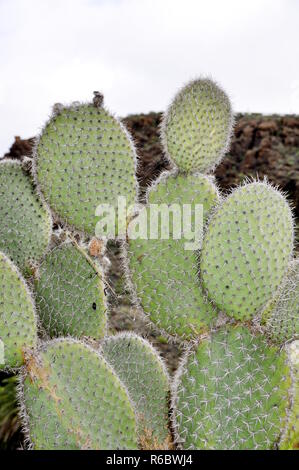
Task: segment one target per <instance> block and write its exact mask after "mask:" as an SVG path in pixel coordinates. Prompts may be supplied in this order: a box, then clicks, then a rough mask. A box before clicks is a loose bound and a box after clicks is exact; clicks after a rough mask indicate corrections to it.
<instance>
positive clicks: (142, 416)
mask: <svg viewBox="0 0 299 470" xmlns="http://www.w3.org/2000/svg"><path fill="white" fill-rule="evenodd" d="M102 352H103V354H104V356H105V358H106V359H107V362H108V363H109V364H111V365H112V367H113V368H114V370H115V372H116V373H117V375H118V376H119V378H120V379H121V381H122V382H123V383H124V384H125V386H126V387H127V389H128V393H129V395H130V397H131V400H132V402H133V403H134V406H135V410H136V416H137V420H138V434H139V442H140V445H141V447H142V448H143V449H167V448H168V447H169V444H170V442H171V438H170V434H169V429H168V394H169V382H168V375H167V372H166V369H165V366H164V364H163V362H162V360H161V359H160V357H159V356H158V354H157V353H156V351H155V350H154V348H153V347H152V346H151V345H150V343H149V342H148V341H146V340H144V339H142V338H140V337H139V336H137V335H135V334H132V333H121V334H118V335H115V336H111V337H108V338H107V339H106V340H105V341H104V342H103V344H102Z"/></svg>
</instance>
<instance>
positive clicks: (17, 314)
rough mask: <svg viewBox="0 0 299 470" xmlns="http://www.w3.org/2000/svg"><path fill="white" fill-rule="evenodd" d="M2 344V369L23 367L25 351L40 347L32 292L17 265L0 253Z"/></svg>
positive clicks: (0, 334)
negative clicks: (37, 345)
mask: <svg viewBox="0 0 299 470" xmlns="http://www.w3.org/2000/svg"><path fill="white" fill-rule="evenodd" d="M0 340H1V341H2V343H3V345H4V363H3V364H2V363H0V369H1V368H6V367H8V368H13V367H19V366H21V365H22V364H23V360H24V350H25V349H26V348H28V347H29V348H33V347H35V346H36V344H37V321H36V315H35V308H34V304H33V300H32V297H31V294H30V292H29V289H28V287H27V285H26V283H25V281H24V279H23V278H22V276H21V274H20V273H19V271H18V270H17V268H16V267H15V266H14V264H13V263H12V262H11V261H10V260H9V259H8V258H7V257H6V256H5V255H4V254H3V253H1V252H0Z"/></svg>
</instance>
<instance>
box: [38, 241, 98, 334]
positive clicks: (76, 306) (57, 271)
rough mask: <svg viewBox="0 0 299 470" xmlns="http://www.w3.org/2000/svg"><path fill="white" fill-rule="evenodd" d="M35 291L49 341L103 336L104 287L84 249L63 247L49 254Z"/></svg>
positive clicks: (42, 267)
mask: <svg viewBox="0 0 299 470" xmlns="http://www.w3.org/2000/svg"><path fill="white" fill-rule="evenodd" d="M35 288H36V303H37V307H38V310H39V315H40V318H41V322H42V325H43V326H44V328H45V330H46V331H47V333H48V334H49V335H50V336H51V337H56V336H68V335H70V336H73V337H77V338H80V337H82V336H90V337H92V338H96V339H99V338H102V337H103V336H104V334H105V331H106V320H107V319H106V304H105V295H104V285H103V282H102V280H101V278H100V273H98V272H97V270H96V268H95V266H94V264H93V262H92V260H91V259H90V258H89V256H88V255H87V254H85V252H84V251H83V248H82V249H81V248H79V247H76V246H74V245H73V244H72V243H65V244H63V245H61V246H60V247H59V248H55V249H54V250H52V251H51V252H49V253H48V254H47V255H46V257H45V259H44V261H43V263H42V264H41V266H40V268H39V273H38V279H37V281H36V283H35Z"/></svg>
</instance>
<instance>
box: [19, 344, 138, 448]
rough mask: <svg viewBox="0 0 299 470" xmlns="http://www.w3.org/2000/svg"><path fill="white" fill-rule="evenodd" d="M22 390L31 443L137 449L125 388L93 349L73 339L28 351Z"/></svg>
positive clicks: (21, 396) (60, 446) (134, 427)
mask: <svg viewBox="0 0 299 470" xmlns="http://www.w3.org/2000/svg"><path fill="white" fill-rule="evenodd" d="M25 368H26V372H25V375H24V377H23V383H22V386H21V390H20V401H21V403H22V408H23V410H22V415H23V420H24V427H25V429H26V430H27V437H28V439H29V441H30V442H31V444H32V446H33V448H34V449H41V450H54V449H57V450H58V449H65V450H72V449H94V450H98V449H101V450H110V449H111V450H112V449H113V450H119V449H136V448H137V434H136V421H135V415H134V411H133V408H132V405H131V402H130V400H129V397H128V395H127V391H126V389H125V388H124V386H123V385H122V383H121V382H120V380H119V379H118V377H117V376H116V375H115V373H114V372H113V370H112V368H111V367H110V366H109V365H108V364H107V363H106V361H105V360H104V358H103V357H101V356H100V355H99V354H98V353H97V352H96V351H94V350H93V349H91V348H90V347H89V346H86V345H84V344H83V343H80V342H78V341H75V340H71V339H60V340H53V341H51V342H49V343H45V344H44V345H43V346H42V348H41V349H40V350H39V351H38V352H34V353H32V354H31V355H29V356H28V357H27V362H26V366H25Z"/></svg>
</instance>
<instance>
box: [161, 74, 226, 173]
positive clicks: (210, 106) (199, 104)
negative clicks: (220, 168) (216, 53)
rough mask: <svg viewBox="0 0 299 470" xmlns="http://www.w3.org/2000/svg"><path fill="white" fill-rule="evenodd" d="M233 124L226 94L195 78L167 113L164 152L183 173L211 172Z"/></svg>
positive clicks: (164, 119) (219, 157) (164, 123)
mask: <svg viewBox="0 0 299 470" xmlns="http://www.w3.org/2000/svg"><path fill="white" fill-rule="evenodd" d="M232 127H233V115H232V109H231V105H230V101H229V98H228V96H227V95H226V93H225V92H224V91H223V90H222V89H221V88H220V87H219V86H218V85H216V84H215V83H214V82H213V81H212V80H209V79H198V80H194V81H192V82H190V83H188V85H187V86H185V87H184V88H183V89H182V90H181V91H180V92H179V93H178V94H177V95H176V96H175V98H174V100H173V102H172V103H171V104H170V106H169V108H168V110H167V112H166V113H165V115H164V118H163V122H162V132H161V137H162V143H163V147H164V151H165V153H166V155H168V157H169V158H170V159H171V160H173V161H174V162H175V163H176V165H177V166H178V168H179V169H180V170H181V171H183V172H194V171H199V172H201V173H205V172H208V171H211V170H212V169H213V168H214V167H215V166H216V165H217V164H218V163H219V162H220V160H221V159H222V157H223V155H224V154H225V152H226V151H227V149H228V146H229V140H230V135H231V132H232Z"/></svg>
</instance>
